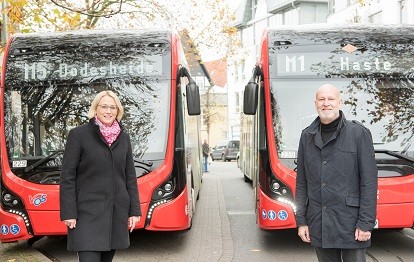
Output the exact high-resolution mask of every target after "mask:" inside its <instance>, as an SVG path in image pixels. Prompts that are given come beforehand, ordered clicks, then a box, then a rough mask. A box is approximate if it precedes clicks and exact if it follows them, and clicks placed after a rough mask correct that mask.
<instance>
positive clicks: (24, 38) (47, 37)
mask: <svg viewBox="0 0 414 262" xmlns="http://www.w3.org/2000/svg"><path fill="white" fill-rule="evenodd" d="M172 34H176V35H178V34H177V33H176V31H174V30H170V29H145V30H144V29H139V30H135V29H134V30H119V29H116V30H115V29H113V30H108V29H91V30H78V31H65V32H38V33H27V34H15V35H13V37H12V43H13V44H15V42H18V43H19V44H20V43H21V44H25V45H27V44H28V42H29V43H30V44H31V45H36V44H37V43H39V44H42V43H43V44H44V43H45V42H50V43H53V42H55V41H59V42H61V43H62V42H64V43H70V42H76V43H79V42H82V41H85V42H87V41H93V42H98V41H104V42H110V43H111V42H118V41H119V40H120V39H122V41H125V42H145V41H151V42H154V41H163V42H164V41H168V42H170V40H171V35H172Z"/></svg>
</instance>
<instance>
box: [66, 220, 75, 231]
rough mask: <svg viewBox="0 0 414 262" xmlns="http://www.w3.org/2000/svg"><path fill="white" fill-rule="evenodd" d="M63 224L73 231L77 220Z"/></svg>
mask: <svg viewBox="0 0 414 262" xmlns="http://www.w3.org/2000/svg"><path fill="white" fill-rule="evenodd" d="M63 223H65V225H66V226H67V227H69V228H70V229H73V228H75V227H76V219H75V218H73V219H66V220H63Z"/></svg>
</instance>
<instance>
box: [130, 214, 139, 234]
mask: <svg viewBox="0 0 414 262" xmlns="http://www.w3.org/2000/svg"><path fill="white" fill-rule="evenodd" d="M140 219H141V217H139V216H133V217H130V218H128V227H129V228H130V229H129V232H132V230H134V228H135V225H136V224H137V223H138V222H139V220H140Z"/></svg>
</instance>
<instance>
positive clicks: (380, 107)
mask: <svg viewBox="0 0 414 262" xmlns="http://www.w3.org/2000/svg"><path fill="white" fill-rule="evenodd" d="M360 92H362V93H365V94H367V95H369V96H370V99H364V100H363V101H359V98H358V96H356V95H355V94H357V93H360ZM344 93H345V94H346V95H347V98H346V99H344V104H345V105H348V106H350V107H351V112H352V114H354V115H355V116H357V115H358V110H361V107H362V105H364V103H367V104H368V106H366V108H365V107H364V109H365V110H366V111H367V112H366V114H367V116H368V117H369V119H367V120H365V119H361V121H362V122H368V123H369V124H370V125H373V124H375V123H381V122H383V123H384V126H383V128H384V132H382V134H383V137H382V142H392V141H395V140H397V139H398V138H399V136H400V135H401V134H407V135H408V136H406V137H404V138H403V139H402V140H401V145H402V146H403V145H405V144H406V143H408V142H409V141H411V140H412V138H413V135H414V134H413V132H412V130H414V122H413V121H412V119H413V117H414V106H413V105H414V85H413V82H411V81H410V80H409V79H385V78H381V79H375V78H372V79H365V80H354V81H352V82H351V83H350V84H349V86H347V87H346V88H345V90H344ZM343 98H345V97H343Z"/></svg>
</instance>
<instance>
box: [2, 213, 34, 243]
mask: <svg viewBox="0 0 414 262" xmlns="http://www.w3.org/2000/svg"><path fill="white" fill-rule="evenodd" d="M0 217H1V218H2V219H1V221H0V242H2V243H7V242H16V241H18V240H25V239H29V238H32V237H33V236H32V235H31V234H29V232H28V231H27V228H26V224H25V222H24V220H23V218H22V217H21V216H19V215H17V214H12V213H9V212H5V211H4V210H3V209H2V208H0Z"/></svg>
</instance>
